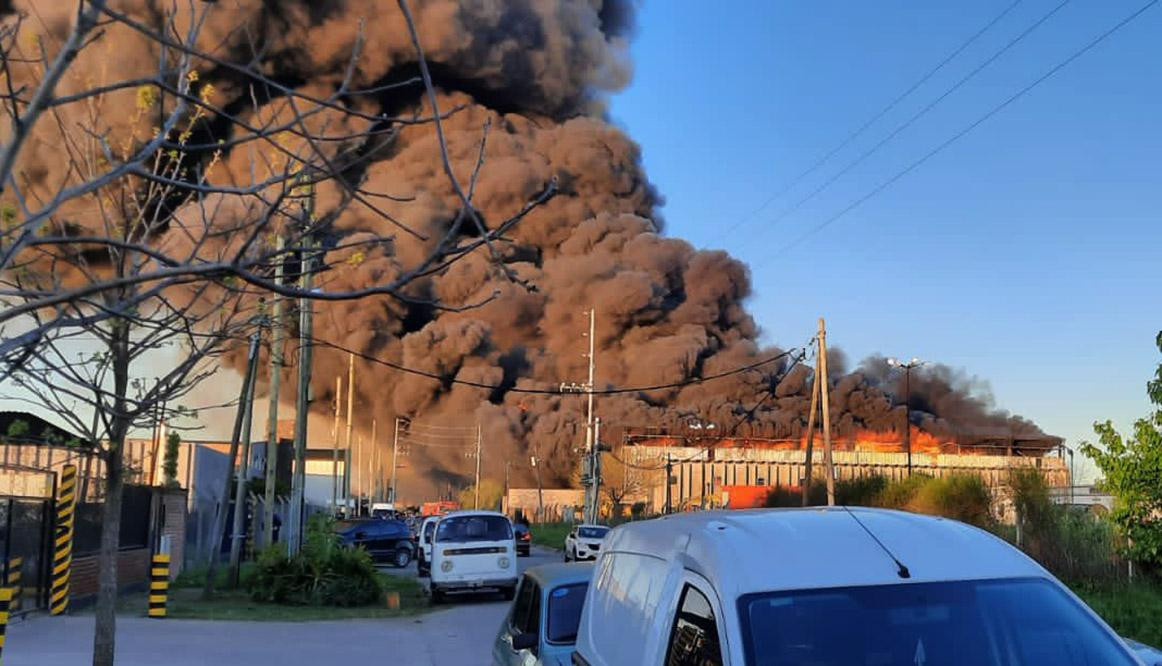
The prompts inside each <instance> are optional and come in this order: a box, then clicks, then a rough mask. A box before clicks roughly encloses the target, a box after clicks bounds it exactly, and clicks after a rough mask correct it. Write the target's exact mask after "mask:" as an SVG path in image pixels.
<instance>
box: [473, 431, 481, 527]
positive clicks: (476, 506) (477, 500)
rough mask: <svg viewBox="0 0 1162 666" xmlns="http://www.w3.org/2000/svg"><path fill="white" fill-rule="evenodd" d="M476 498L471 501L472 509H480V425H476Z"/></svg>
mask: <svg viewBox="0 0 1162 666" xmlns="http://www.w3.org/2000/svg"><path fill="white" fill-rule="evenodd" d="M475 491H476V497H475V498H474V499H473V500H472V508H473V509H479V508H480V424H479V423H478V424H476V484H475Z"/></svg>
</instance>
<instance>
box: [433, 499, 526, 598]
mask: <svg viewBox="0 0 1162 666" xmlns="http://www.w3.org/2000/svg"><path fill="white" fill-rule="evenodd" d="M431 563H432V565H431V574H430V579H429V583H428V589H429V590H430V592H431V595H432V603H435V604H438V603H440V602H442V601H443V600H444V598H445V596H446V595H447V594H448V593H449V592H471V591H483V590H487V589H493V590H499V591H500V593H501V594H503V595H504V598H505V599H509V600H511V599H512V597H513V595H514V594H515V593H516V580H517V573H516V542H515V540H514V539H513V535H512V523H511V522H509V520H508V517H507V516H505V515H504V514H502V513H496V512H494V511H454V512H452V513H449V514H447V515H445V516H443V517H441V518H440V521H439V522H438V523H436V532H435V535H434V537H433V539H432V559H431Z"/></svg>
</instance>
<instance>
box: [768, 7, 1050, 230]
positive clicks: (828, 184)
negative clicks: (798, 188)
mask: <svg viewBox="0 0 1162 666" xmlns="http://www.w3.org/2000/svg"><path fill="white" fill-rule="evenodd" d="M1070 2H1071V0H1062V2H1060V3H1059V4H1057V5H1056V6H1055V7H1053V8H1052V9H1050V10H1049V11H1048V12H1046V13H1045V14H1042V15H1041V17H1040V18H1038V19H1037V20H1036V21H1034V22H1033V23H1032V24H1031V25H1030V26H1029V27H1027V28H1025V29H1024V30H1023V31H1021V33H1020V34H1018V35H1017V36H1016V37H1014V38H1012V39H1011V40H1009V41H1008V42H1007V43H1006V44H1005V45H1004V46H1002V47H1001V48H1000V50H998V51H996V52H994V53H993V54H992V55H991V56H989V57H988V58H986V59H985V60H984V62H982V63H980V64H979V65H977V66H976V67H974V68H973V69H972V70H971V71H969V72H968V74H965V75H964V76H962V77H961V78H960V79H958V80H957V81H956V83H954V84H952V85H951V86H950V87H949V88H948V89H946V90H945V91H944V92H943V93H941V94H940V95H939V96H938V97H937V98H936V99H934V100H932V101H931V102H929V103H928V104H926V105H925V106H924V107H923V108H921V109H920V110H919V111H917V112H916V113H914V114H912V116H911V117H909V118H908V119H907V120H905V121H904V122H902V123H900V124H899V125H897V126H896V128H895V129H893V130H892V131H891V132H889V133H888V135H887V136H885V137H884V138H882V139H880V140H879V141H878V142H877V143H876V144H875V145H873V146H872V147H871V148H868V149H867V150H865V151H864V152H862V153H860V155H859V156H858V157H856V158H855V159H854V160H852V161H851V162H848V163H847V165H846V166H844V167H843V168H842V169H840V170H839V171H837V172H836V173H834V174H833V175H832V176H831V177H830V178H828V179H827V180H825V181H823V183H822V184H820V185H819V186H817V187H816V188H815V189H814V190H811V192H809V193H808V194H807V195H806V196H804V197H802V198H800V199H799V200H797V201H796V202H795V203H794V204H792V205H791V206H790V207H788V208H786V209H784V210H783V211H782V212H781V213H779V214H778V215H777V216H775V218H774V219H772V220H771V221H770V224H776V223H778V222H781V221H783V220H784V219H786V218H787V217H788V216H790V215H791V214H792V213H794V212H796V211H798V210H799V209H800V208H802V207H803V205H804V204H806V203H807V202H809V201H811V200H812V199H814V198H815V197H816V196H818V195H819V194H821V193H823V191H824V190H826V189H827V188H829V187H831V186H832V185H834V184H835V182H836V181H838V180H839V179H840V178H842V177H844V176H846V175H847V174H848V173H851V171H852V169H854V168H856V167H857V166H859V165H860V164H863V162H864V161H865V160H867V159H868V158H869V157H871V156H872V155H874V154H876V153H877V152H879V151H880V149H881V148H883V147H884V146H886V145H887V144H889V143H891V142H892V140H893V139H895V138H896V137H897V136H899V135H900V134H901V133H903V132H904V130H906V129H908V128H909V127H911V126H912V125H914V124H916V121H918V120H920V119H921V118H923V117H924V116H926V115H928V113H929V112H930V111H932V109H935V108H936V107H937V106H939V105H940V103H941V102H943V101H944V100H945V99H947V98H948V97H949V96H950V95H952V93H954V92H956V91H957V90H959V89H960V88H961V87H963V86H964V84H966V83H968V82H969V81H971V80H972V79H973V78H975V77H976V75H977V74H979V73H981V72H982V71H984V70H985V68H987V67H988V66H989V65H991V64H992V63H994V62H996V60H997V59H998V58H1000V57H1001V56H1002V55H1004V54H1005V53H1006V52H1007V51H1008V50H1009V49H1011V48H1013V47H1014V46H1016V45H1017V44H1019V43H1021V42H1022V41H1024V39H1025V38H1026V37H1028V36H1029V35H1031V34H1032V33H1033V32H1034V31H1035V30H1036V29H1037V28H1039V27H1041V26H1042V25H1043V24H1044V23H1045V22H1046V21H1048V20H1049V19H1050V18H1052V17H1053V16H1054V15H1055V14H1056V13H1057V12H1059V11H1061V10H1062V9H1064V8H1065V6H1066V5H1068V4H1069V3H1070Z"/></svg>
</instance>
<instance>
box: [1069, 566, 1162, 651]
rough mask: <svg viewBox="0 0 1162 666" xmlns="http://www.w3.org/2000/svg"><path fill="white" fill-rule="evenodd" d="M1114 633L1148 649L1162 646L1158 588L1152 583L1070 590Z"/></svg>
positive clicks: (1161, 593)
mask: <svg viewBox="0 0 1162 666" xmlns="http://www.w3.org/2000/svg"><path fill="white" fill-rule="evenodd" d="M1071 587H1072V588H1073V591H1074V592H1075V593H1076V594H1077V596H1079V597H1081V598H1082V599H1083V600H1084V601H1085V603H1087V604H1089V606H1090V608H1092V609H1093V610H1094V611H1096V612H1097V614H1098V615H1100V616H1101V617H1102V619H1103V620H1105V621H1106V623H1108V624H1109V625H1110V626H1111V627H1113V629H1114V631H1116V632H1118V633H1119V634H1121V635H1122V636H1125V637H1126V638H1132V639H1134V640H1136V641H1138V642H1139V643H1145V644H1146V645H1151V646H1155V647H1158V646H1162V587H1159V586H1158V585H1156V584H1152V583H1145V582H1143V583H1136V584H1132V583H1112V584H1107V585H1100V586H1098V585H1093V584H1079V585H1074V586H1071Z"/></svg>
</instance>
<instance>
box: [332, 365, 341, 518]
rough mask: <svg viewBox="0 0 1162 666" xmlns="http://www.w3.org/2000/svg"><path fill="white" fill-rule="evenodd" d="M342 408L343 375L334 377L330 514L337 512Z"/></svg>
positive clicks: (333, 514)
mask: <svg viewBox="0 0 1162 666" xmlns="http://www.w3.org/2000/svg"><path fill="white" fill-rule="evenodd" d="M342 409H343V377H342V375H340V376H338V377H336V378H335V424H334V425H333V426H332V427H331V436H332V439H331V516H332V517H334V516H335V515H337V514H338V512H339V414H340V412H341V410H342Z"/></svg>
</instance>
